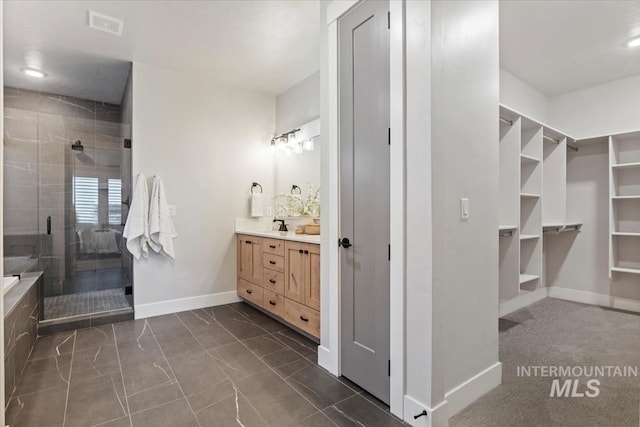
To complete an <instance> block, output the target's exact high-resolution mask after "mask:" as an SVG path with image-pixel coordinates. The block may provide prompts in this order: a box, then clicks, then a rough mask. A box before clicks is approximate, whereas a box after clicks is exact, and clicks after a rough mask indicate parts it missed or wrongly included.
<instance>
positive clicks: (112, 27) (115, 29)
mask: <svg viewBox="0 0 640 427" xmlns="http://www.w3.org/2000/svg"><path fill="white" fill-rule="evenodd" d="M123 25H124V22H122V21H121V20H120V19H116V18H112V17H110V16H107V15H103V14H101V13H97V12H94V11H92V10H90V11H89V27H91V28H93V29H96V30H100V31H104V32H105V33H109V34H115V35H116V36H121V35H122V27H123Z"/></svg>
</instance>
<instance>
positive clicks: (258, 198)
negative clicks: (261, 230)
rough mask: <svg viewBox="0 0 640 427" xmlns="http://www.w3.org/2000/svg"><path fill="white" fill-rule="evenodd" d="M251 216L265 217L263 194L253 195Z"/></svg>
mask: <svg viewBox="0 0 640 427" xmlns="http://www.w3.org/2000/svg"><path fill="white" fill-rule="evenodd" d="M251 216H252V217H254V218H255V217H259V216H264V210H263V203H262V193H251Z"/></svg>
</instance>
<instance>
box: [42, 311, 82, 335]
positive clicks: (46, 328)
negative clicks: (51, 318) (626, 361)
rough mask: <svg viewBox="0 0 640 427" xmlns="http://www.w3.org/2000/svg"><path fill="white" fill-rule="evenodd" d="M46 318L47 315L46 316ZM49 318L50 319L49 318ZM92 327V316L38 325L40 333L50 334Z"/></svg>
mask: <svg viewBox="0 0 640 427" xmlns="http://www.w3.org/2000/svg"><path fill="white" fill-rule="evenodd" d="M45 319H47V317H46V316H45ZM47 320H48V319H47ZM89 327H91V316H90V315H87V316H83V317H82V318H80V319H76V320H72V321H60V322H59V323H57V322H56V323H45V324H40V325H38V335H41V336H50V335H57V334H63V333H65V332H73V331H75V330H78V329H84V328H89Z"/></svg>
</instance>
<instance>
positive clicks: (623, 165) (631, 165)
mask: <svg viewBox="0 0 640 427" xmlns="http://www.w3.org/2000/svg"><path fill="white" fill-rule="evenodd" d="M632 168H640V162H633V163H619V164H617V165H611V169H613V170H616V169H632Z"/></svg>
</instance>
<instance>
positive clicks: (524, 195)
mask: <svg viewBox="0 0 640 427" xmlns="http://www.w3.org/2000/svg"><path fill="white" fill-rule="evenodd" d="M520 197H521V198H523V199H538V198H540V195H539V194H534V193H520Z"/></svg>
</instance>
